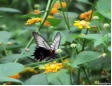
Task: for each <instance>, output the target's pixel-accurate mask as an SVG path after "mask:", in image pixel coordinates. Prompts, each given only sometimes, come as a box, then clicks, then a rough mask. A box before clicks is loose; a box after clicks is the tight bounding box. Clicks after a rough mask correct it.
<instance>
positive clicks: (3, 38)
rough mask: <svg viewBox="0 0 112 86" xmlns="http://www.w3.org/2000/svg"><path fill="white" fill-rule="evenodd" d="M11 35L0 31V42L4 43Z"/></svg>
mask: <svg viewBox="0 0 112 86" xmlns="http://www.w3.org/2000/svg"><path fill="white" fill-rule="evenodd" d="M11 35H12V33H11V32H7V31H0V42H3V43H6V42H7V41H8V40H9V38H10V37H11Z"/></svg>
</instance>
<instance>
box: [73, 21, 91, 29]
mask: <svg viewBox="0 0 112 86" xmlns="http://www.w3.org/2000/svg"><path fill="white" fill-rule="evenodd" d="M74 26H77V27H78V28H80V29H82V28H87V29H89V28H90V22H87V21H85V20H81V21H80V20H78V21H74Z"/></svg>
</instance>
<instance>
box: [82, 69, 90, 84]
mask: <svg viewBox="0 0 112 86" xmlns="http://www.w3.org/2000/svg"><path fill="white" fill-rule="evenodd" d="M82 69H83V71H84V73H85V76H86V78H87V80H88V82H89V84H91V81H90V79H89V77H88V75H87V72H86V70H85V67H82Z"/></svg>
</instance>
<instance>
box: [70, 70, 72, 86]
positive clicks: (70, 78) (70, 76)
mask: <svg viewBox="0 0 112 86" xmlns="http://www.w3.org/2000/svg"><path fill="white" fill-rule="evenodd" d="M70 83H71V85H72V68H70Z"/></svg>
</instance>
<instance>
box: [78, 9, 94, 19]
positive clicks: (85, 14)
mask: <svg viewBox="0 0 112 86" xmlns="http://www.w3.org/2000/svg"><path fill="white" fill-rule="evenodd" d="M91 15H92V10H89V11H87V12H84V13H82V14H80V19H85V20H86V21H88V20H89V19H90V18H91Z"/></svg>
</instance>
